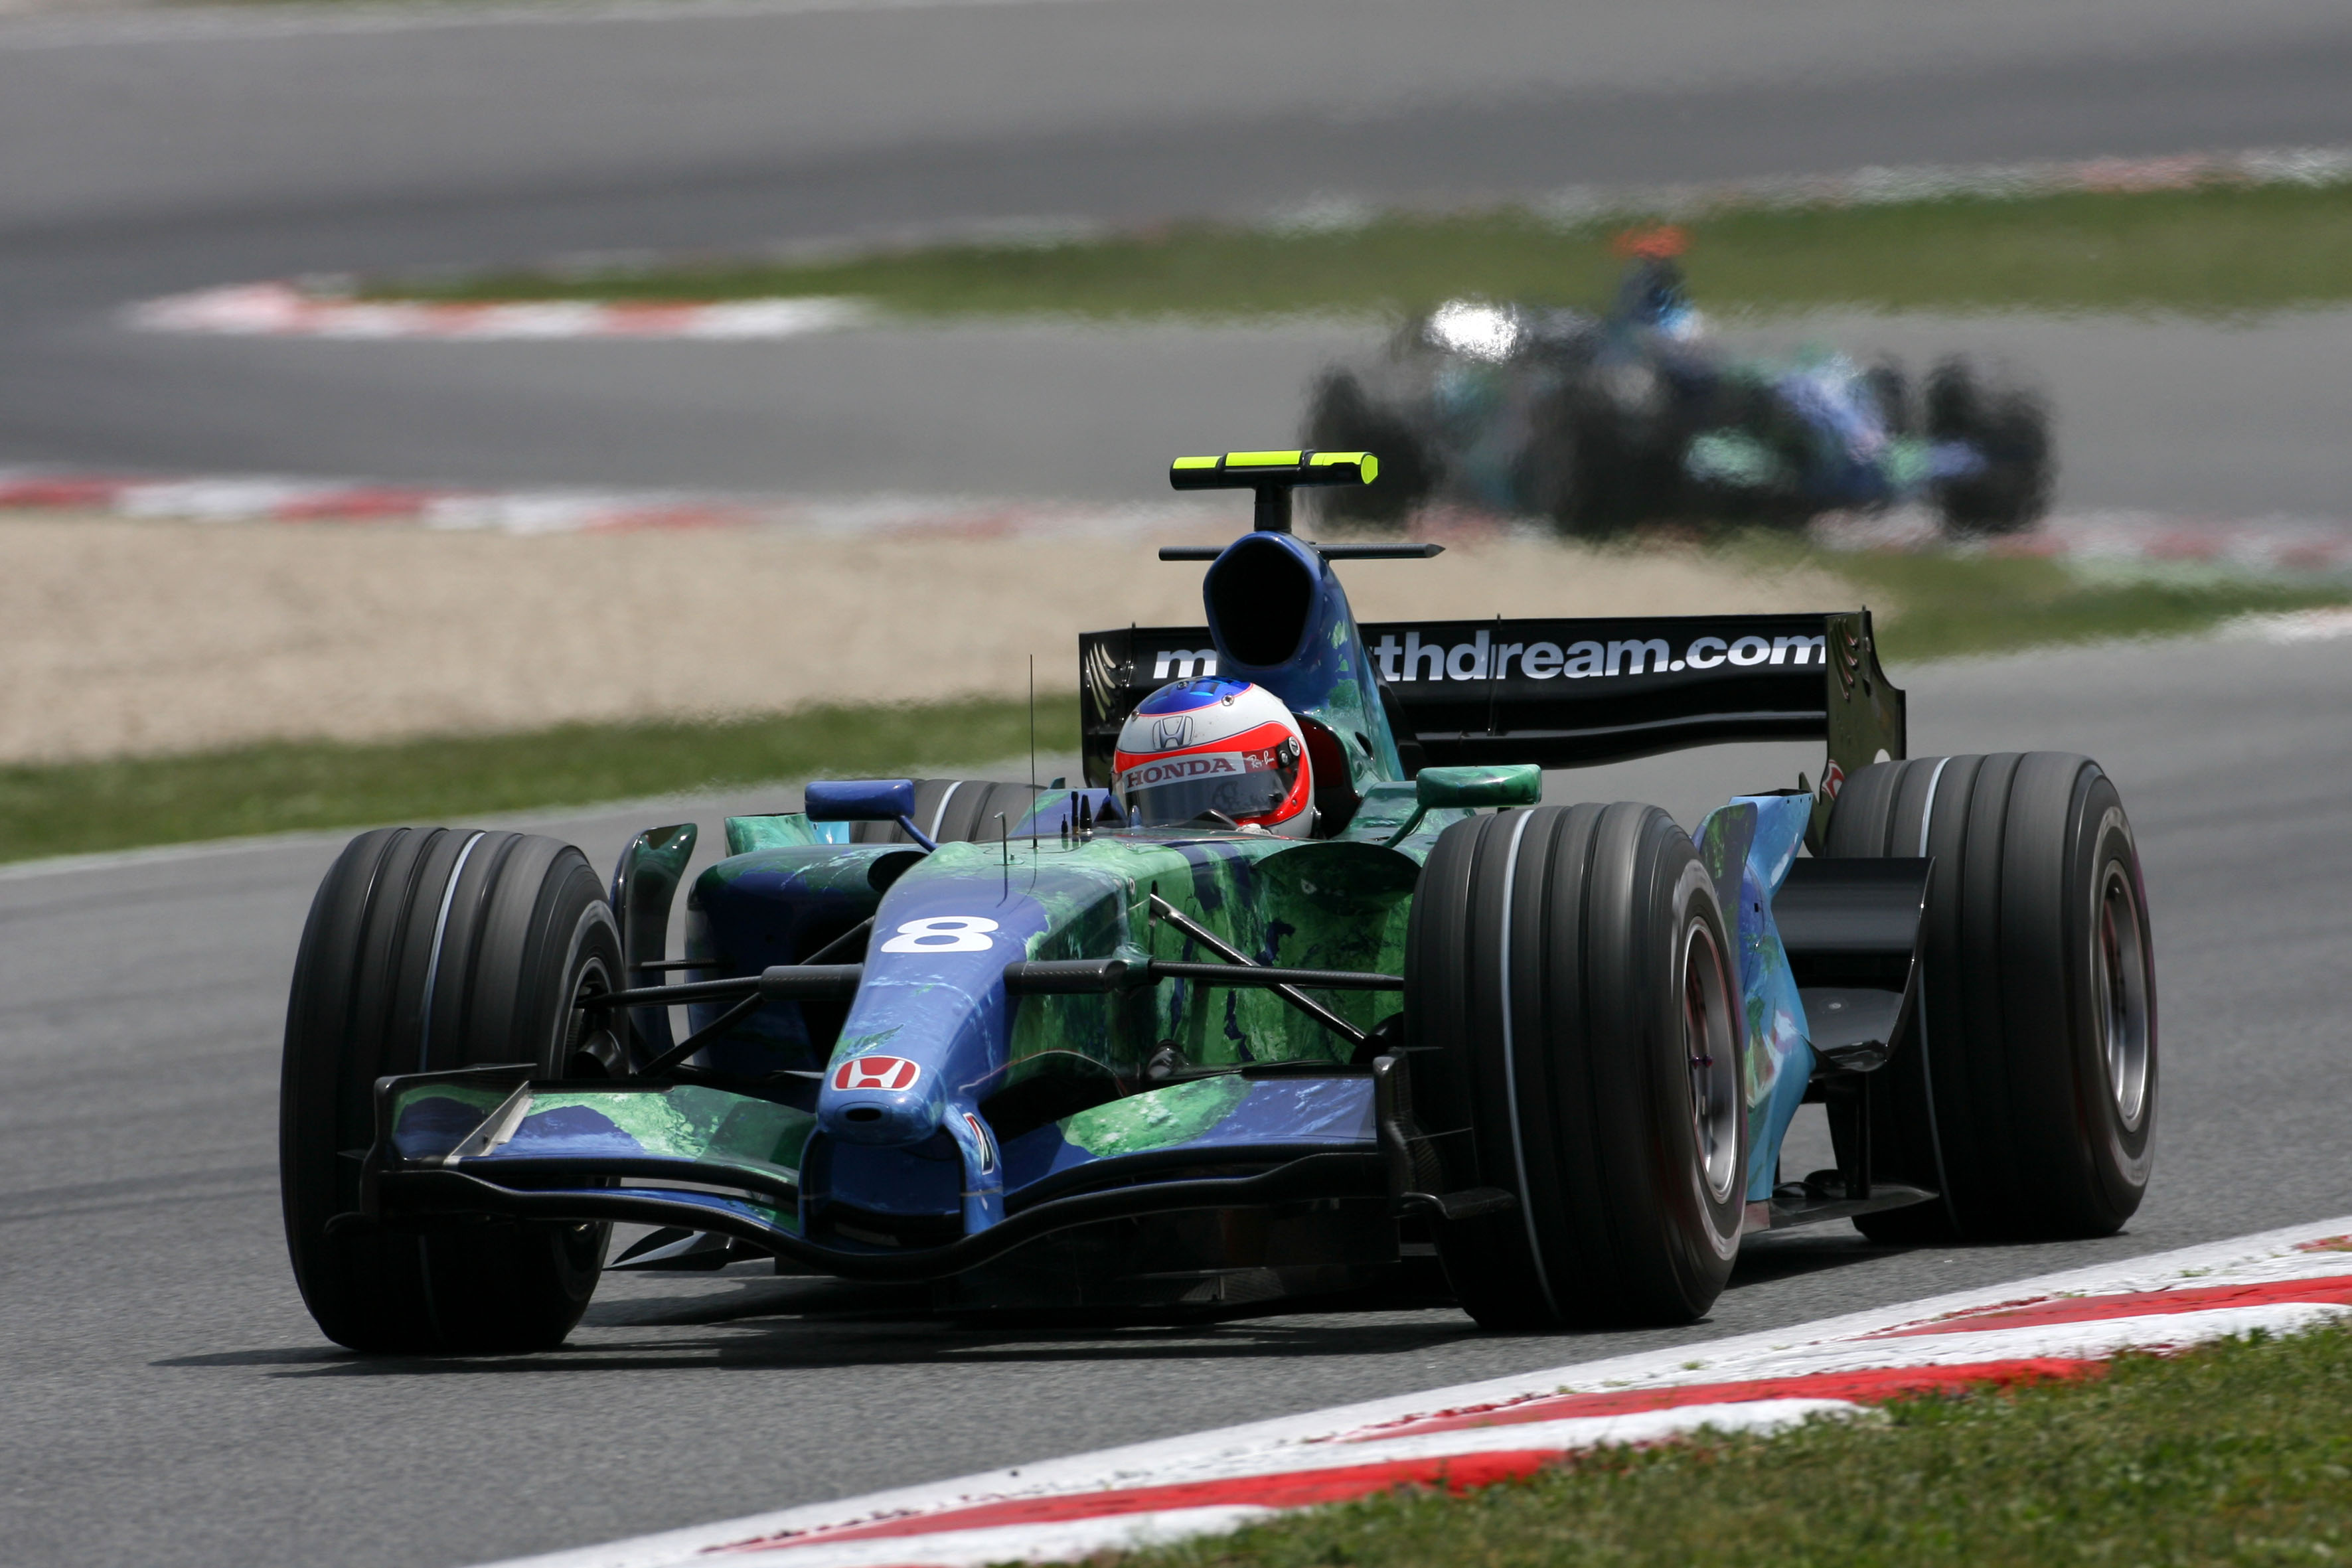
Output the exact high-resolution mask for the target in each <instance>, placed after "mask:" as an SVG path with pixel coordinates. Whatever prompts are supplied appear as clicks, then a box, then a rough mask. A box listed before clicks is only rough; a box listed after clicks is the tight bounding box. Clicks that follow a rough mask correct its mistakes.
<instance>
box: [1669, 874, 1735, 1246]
mask: <svg viewBox="0 0 2352 1568" xmlns="http://www.w3.org/2000/svg"><path fill="white" fill-rule="evenodd" d="M1682 995H1683V1057H1684V1059H1685V1062H1686V1063H1687V1064H1688V1066H1689V1069H1690V1090H1691V1092H1690V1106H1691V1133H1692V1146H1693V1148H1694V1150H1695V1151H1696V1153H1697V1155H1698V1170H1699V1180H1700V1183H1701V1184H1703V1185H1704V1186H1705V1187H1706V1195H1707V1198H1708V1200H1709V1201H1710V1202H1713V1203H1718V1204H1719V1203H1722V1202H1723V1201H1725V1200H1726V1199H1727V1198H1728V1197H1730V1195H1731V1189H1732V1184H1733V1183H1734V1182H1736V1181H1738V1177H1739V1072H1738V1067H1739V1055H1738V1050H1737V1049H1736V1048H1735V1047H1734V1045H1733V1037H1732V1031H1731V987H1730V985H1729V984H1727V982H1726V980H1725V978H1724V971H1723V950H1722V949H1721V948H1720V947H1719V946H1718V945H1717V942H1716V940H1715V932H1714V931H1713V930H1712V929H1711V928H1709V926H1708V925H1707V923H1706V921H1702V920H1695V921H1691V922H1690V923H1689V925H1687V926H1685V928H1684V930H1683V942H1682Z"/></svg>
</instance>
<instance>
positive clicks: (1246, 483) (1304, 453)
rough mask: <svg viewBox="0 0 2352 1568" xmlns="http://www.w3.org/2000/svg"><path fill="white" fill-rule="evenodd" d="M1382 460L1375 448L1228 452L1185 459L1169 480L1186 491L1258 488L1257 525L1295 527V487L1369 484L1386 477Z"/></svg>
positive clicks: (1173, 467) (1276, 529)
mask: <svg viewBox="0 0 2352 1568" xmlns="http://www.w3.org/2000/svg"><path fill="white" fill-rule="evenodd" d="M1380 475H1381V460H1380V459H1379V458H1375V457H1374V456H1372V454H1370V452H1318V451H1314V450H1312V449H1307V450H1293V451H1278V452H1227V453H1226V454H1224V456H1223V457H1211V458H1177V459H1176V461H1175V462H1174V463H1173V464H1171V466H1170V468H1169V469H1168V482H1169V483H1170V484H1171V485H1172V486H1174V487H1175V488H1176V489H1180V490H1255V492H1256V493H1257V513H1256V516H1255V519H1254V520H1253V521H1252V523H1251V526H1252V527H1253V528H1255V529H1257V530H1259V531H1262V532H1271V533H1288V532H1289V531H1290V492H1291V490H1292V489H1295V488H1296V487H1297V486H1299V485H1368V484H1370V483H1371V482H1372V481H1373V480H1374V479H1378V478H1380Z"/></svg>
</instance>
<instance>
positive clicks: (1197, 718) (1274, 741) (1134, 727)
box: [1111, 676, 1315, 838]
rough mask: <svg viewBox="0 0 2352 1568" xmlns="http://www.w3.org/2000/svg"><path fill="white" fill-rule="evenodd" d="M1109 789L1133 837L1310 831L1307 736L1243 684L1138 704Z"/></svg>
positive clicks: (1178, 691) (1258, 689) (1219, 682)
mask: <svg viewBox="0 0 2352 1568" xmlns="http://www.w3.org/2000/svg"><path fill="white" fill-rule="evenodd" d="M1111 789H1112V792H1113V793H1114V794H1116V795H1118V803H1119V805H1121V806H1122V807H1123V808H1124V809H1125V810H1126V812H1127V815H1128V820H1129V822H1131V823H1133V824H1134V825H1135V826H1138V827H1177V826H1185V825H1187V824H1192V825H1199V826H1220V824H1219V821H1218V819H1219V818H1220V817H1222V818H1223V820H1224V821H1225V822H1229V823H1232V824H1233V825H1234V826H1238V827H1258V828H1264V829H1265V830H1266V831H1268V832H1271V833H1279V834H1281V835H1283V836H1284V837H1289V838H1304V837H1307V831H1308V830H1309V829H1310V828H1312V827H1313V826H1314V825H1315V809H1314V805H1313V801H1314V794H1315V782H1314V779H1313V777H1312V776H1311V773H1310V770H1309V769H1308V766H1307V736H1306V733H1305V732H1304V731H1301V730H1300V729H1299V727H1298V721H1297V720H1296V719H1294V718H1292V717H1291V715H1290V710H1289V709H1287V708H1286V707H1284V706H1283V705H1282V700H1281V699H1279V698H1277V697H1276V696H1275V694H1274V693H1273V692H1271V691H1268V690H1266V689H1265V688H1264V687H1262V686H1254V685H1252V684H1251V683H1250V682H1248V681H1246V680H1227V679H1223V678H1221V677H1216V676H1211V677H1208V678H1206V679H1199V680H1177V681H1171V682H1170V683H1169V684H1168V685H1166V686H1163V687H1161V688H1160V689H1159V690H1157V691H1155V692H1153V693H1152V694H1151V695H1150V696H1149V697H1147V698H1145V699H1144V700H1142V701H1141V702H1140V703H1139V704H1137V706H1136V710H1135V711H1134V712H1133V713H1130V714H1129V715H1128V720H1127V723H1126V725H1125V726H1124V727H1123V728H1121V729H1120V731H1119V732H1118V749H1117V750H1116V751H1115V752H1113V753H1112V755H1111Z"/></svg>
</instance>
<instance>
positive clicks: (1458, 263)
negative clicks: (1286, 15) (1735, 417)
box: [376, 184, 2352, 318]
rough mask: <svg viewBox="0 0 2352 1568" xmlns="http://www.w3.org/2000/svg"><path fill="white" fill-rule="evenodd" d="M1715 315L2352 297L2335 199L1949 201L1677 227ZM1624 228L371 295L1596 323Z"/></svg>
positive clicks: (633, 276)
mask: <svg viewBox="0 0 2352 1568" xmlns="http://www.w3.org/2000/svg"><path fill="white" fill-rule="evenodd" d="M1685 227H1686V228H1687V229H1688V231H1689V236H1690V242H1691V243H1690V250H1689V254H1688V257H1687V258H1686V263H1687V267H1688V270H1689V273H1690V279H1691V286H1692V289H1693V291H1694V294H1695V296H1696V298H1697V300H1699V302H1700V303H1701V304H1702V305H1705V306H1707V307H1709V308H1712V309H1717V310H1738V309H1744V310H1804V309H1811V308H1816V307H1853V306H1861V307H1869V308H1877V309H1883V310H1992V309H2004V310H2006V309H2030V310H2057V311H2075V310H2092V311H2131V310H2168V311H2184V312H2189V313H2195V314H2205V315H2232V314H2239V313H2246V312H2256V311H2263V310H2276V309H2279V308H2282V307H2287V306H2295V305H2305V304H2314V303H2324V302H2331V301H2339V300H2346V299H2352V186H2346V185H2334V186H2326V185H2323V186H2294V185H2228V184H2210V185H2205V186H2200V187H2197V188H2192V189H2188V190H2180V191H2164V192H2146V193H2130V194H2126V193H2084V192H2077V193H2068V194H2059V195H2040V196H2029V197H2019V198H1995V197H1975V196H1971V197H1965V198H1948V199H1939V200H1931V201H1919V202H1908V203H1895V204H1888V205H1858V206H1816V207H1803V208H1785V207H1784V208H1748V209H1730V210H1725V211H1721V212H1718V213H1717V214H1715V215H1713V216H1704V217H1700V218H1698V219H1696V220H1694V221H1692V222H1690V223H1688V224H1686V225H1685ZM1620 228H1622V221H1612V222H1610V223H1606V224H1599V223H1595V224H1585V225H1580V226H1560V225H1558V224H1554V223H1550V222H1547V221H1545V220H1543V219H1541V218H1539V217H1537V216H1532V215H1530V214H1528V213H1525V212H1519V211H1503V212H1494V213H1485V214H1475V215H1466V216H1442V217H1430V216H1385V217H1381V218H1378V219H1375V220H1373V221H1370V222H1368V223H1365V224H1363V225H1361V226H1350V227H1347V228H1340V229H1331V230H1323V231H1313V232H1276V231H1271V230H1265V229H1247V228H1237V227H1229V226H1213V225H1205V224H1194V225H1185V226H1172V227H1169V228H1166V229H1164V230H1160V231H1157V232H1151V233H1140V234H1126V235H1118V236H1113V237H1103V238H1092V239H1074V240H1069V241H1066V242H1060V243H1046V244H1034V245H1032V244H1006V243H990V244H966V245H950V246H941V247H934V248H930V249H920V250H906V251H898V252H890V253H881V254H874V255H866V256H858V257H851V258H841V259H835V260H826V261H812V262H804V263H792V264H782V263H759V264H751V263H740V262H739V263H728V262H718V261H713V262H704V263H696V264H690V265H689V264H678V265H670V266H663V267H657V268H647V269H641V270H614V271H606V272H594V271H591V272H577V273H563V274H560V275H559V274H551V273H532V272H501V273H494V274H487V275H479V276H474V277H468V278H463V279H455V280H451V281H446V282H438V283H430V284H420V285H415V286H413V287H411V286H402V287H399V288H394V287H393V286H390V285H382V286H379V288H378V289H377V290H376V292H377V293H379V294H380V295H383V296H393V295H398V296H400V297H407V298H427V299H446V300H492V299H497V300H547V299H610V300H731V299H745V298H758V297H770V296H778V295H853V296H857V297H860V298H863V299H866V300H871V301H873V302H874V303H876V304H877V305H879V306H881V307H883V308H885V309H887V310H893V311H898V312H901V313H904V314H909V315H961V314H980V315H987V314H1001V313H1028V312H1037V311H1050V312H1061V313H1067V314H1075V315H1078V316H1084V317H1099V318H1118V317H1150V316H1220V315H1244V316H1246V315H1262V314H1280V313H1286V312H1293V311H1304V310H1333V309H1338V310H1390V311H1394V310H1418V309H1421V308H1423V307H1426V306H1428V305H1430V304H1432V303H1433V302H1435V301H1437V300H1442V299H1445V298H1448V297H1450V296H1454V295H1461V294H1485V295H1490V296H1494V297H1496V298H1507V299H1514V300H1535V301H1550V302H1556V303H1561V304H1582V305H1593V304H1597V303H1600V302H1601V300H1603V299H1604V297H1605V296H1606V294H1607V292H1608V290H1609V289H1611V288H1612V285H1613V280H1614V279H1615V278H1616V276H1617V274H1618V271H1619V268H1620V265H1621V264H1620V263H1619V261H1618V260H1617V258H1615V257H1614V256H1613V255H1612V252H1611V250H1610V241H1611V238H1612V236H1613V235H1614V234H1615V233H1616V232H1617V231H1618V230H1619V229H1620Z"/></svg>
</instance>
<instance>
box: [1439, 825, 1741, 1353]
mask: <svg viewBox="0 0 2352 1568" xmlns="http://www.w3.org/2000/svg"><path fill="white" fill-rule="evenodd" d="M1738 973H1739V971H1738V963H1737V959H1736V957H1735V953H1734V949H1733V947H1732V945H1731V941H1730V936H1729V933H1728V929H1727V926H1726V924H1725V921H1724V913H1723V910H1722V909H1721V907H1720V906H1719V905H1718V903H1717V898H1716V890H1715V884H1714V883H1713V882H1712V881H1711V880H1710V879H1708V877H1707V874H1706V868H1704V867H1703V866H1702V865H1701V864H1700V862H1699V858H1698V855H1697V853H1696V850H1695V849H1694V848H1693V847H1692V845H1691V840H1690V836H1689V835H1688V834H1686V833H1685V832H1683V830H1682V829H1681V828H1679V827H1677V826H1675V823H1674V819H1673V818H1672V817H1669V816H1667V815H1666V814H1665V813H1664V812H1663V811H1660V810H1659V809H1658V808H1657V807H1655V806H1649V805H1629V804H1622V803H1621V804H1618V805H1576V806H1538V807H1535V808H1533V809H1531V810H1526V811H1511V812H1505V813H1502V814H1500V815H1496V816H1479V817H1474V818H1472V819H1471V820H1469V821H1466V822H1461V823H1457V824H1455V825H1454V826H1452V827H1449V828H1447V829H1446V830H1445V832H1444V834H1442V835H1441V836H1440V837H1439V838H1438V841H1437V844H1436V847H1435V848H1434V849H1433V852H1432V853H1431V855H1430V858H1429V863H1428V866H1427V867H1426V868H1425V869H1424V870H1423V874H1422V880H1421V890H1420V892H1419V893H1418V894H1417V895H1416V896H1415V898H1414V900H1413V905H1412V921H1411V924H1410V926H1409V928H1408V934H1407V937H1406V947H1405V998H1404V1000H1405V1038H1406V1042H1407V1045H1408V1047H1419V1052H1418V1053H1417V1054H1415V1055H1413V1056H1412V1057H1411V1058H1409V1059H1411V1060H1412V1062H1413V1064H1414V1073H1415V1086H1416V1087H1415V1092H1416V1094H1417V1095H1418V1094H1420V1092H1421V1089H1420V1085H1421V1083H1422V1081H1423V1078H1424V1077H1426V1078H1427V1079H1429V1080H1430V1088H1431V1089H1433V1091H1434V1092H1433V1093H1432V1094H1430V1095H1429V1096H1427V1100H1428V1101H1429V1108H1430V1110H1432V1112H1433V1116H1432V1117H1431V1118H1429V1119H1427V1120H1425V1121H1423V1125H1424V1126H1445V1127H1453V1126H1459V1125H1462V1124H1464V1123H1465V1122H1466V1124H1467V1125H1468V1127H1469V1129H1470V1131H1471V1134H1472V1136H1471V1140H1470V1142H1472V1143H1473V1144H1474V1145H1475V1157H1474V1158H1473V1159H1472V1160H1471V1161H1470V1162H1469V1163H1470V1164H1472V1165H1473V1166H1475V1169H1469V1170H1462V1171H1458V1172H1454V1173H1449V1174H1450V1177H1451V1179H1454V1180H1455V1181H1457V1182H1460V1183H1462V1184H1464V1185H1475V1186H1484V1187H1493V1188H1499V1189H1501V1190H1502V1191H1504V1192H1507V1193H1509V1194H1512V1195H1513V1196H1514V1197H1515V1198H1516V1199H1517V1204H1516V1206H1515V1207H1514V1208H1512V1209H1510V1210H1507V1211H1506V1212H1500V1213H1492V1214H1486V1215H1478V1216H1476V1217H1473V1218H1465V1219H1460V1220H1455V1221H1453V1222H1450V1223H1448V1224H1445V1225H1443V1226H1440V1227H1439V1236H1440V1239H1439V1242H1438V1248H1439V1254H1440V1256H1441V1258H1443V1260H1444V1265H1445V1270H1446V1275H1447V1277H1448V1279H1450V1280H1451V1281H1452V1283H1453V1286H1454V1292H1455V1294H1456V1296H1457V1298H1458V1299H1459V1300H1460V1301H1461V1303H1462V1305H1463V1307H1464V1308H1465V1310H1467V1311H1468V1312H1469V1313H1470V1315H1471V1316H1472V1317H1474V1318H1475V1319H1476V1320H1477V1321H1479V1323H1480V1324H1481V1325H1482V1326H1484V1327H1486V1328H1490V1329H1517V1330H1543V1329H1554V1328H1560V1327H1568V1326H1574V1327H1586V1326H1604V1325H1618V1324H1665V1323H1684V1322H1689V1321H1692V1320H1694V1319H1696V1318H1697V1317H1699V1316H1701V1315H1702V1314H1704V1313H1705V1312H1706V1310H1707V1308H1708V1307H1709V1305H1711V1304H1712V1303H1713V1302H1714V1300H1715V1298H1716V1296H1717V1293H1718V1292H1720V1291H1721V1290H1722V1289H1723V1286H1724V1281H1725V1280H1726V1279H1727V1278H1728V1277H1729V1275H1730V1272H1731V1264H1732V1259H1733V1258H1734V1257H1735V1255H1736V1254H1737V1253H1738V1249H1739V1234H1740V1220H1741V1218H1742V1215H1743V1211H1744V1207H1745V1205H1744V1203H1743V1201H1742V1200H1743V1197H1744V1192H1743V1189H1744V1187H1745V1185H1746V1182H1747V1167H1748V1117H1747V1106H1746V1102H1745V1099H1744V1097H1743V1095H1742V1093H1741V1082H1742V1075H1741V1070H1740V1069H1741V1054H1742V1051H1743V1050H1744V1048H1745V1037H1746V1032H1745V1030H1744V1029H1743V1028H1741V1027H1740V1026H1739V1019H1740V1016H1741V1004H1740V998H1739V988H1738V986H1739V982H1738ZM1424 1062H1425V1063H1428V1064H1429V1066H1428V1067H1427V1068H1423V1065H1422V1064H1423V1063H1424Z"/></svg>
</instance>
